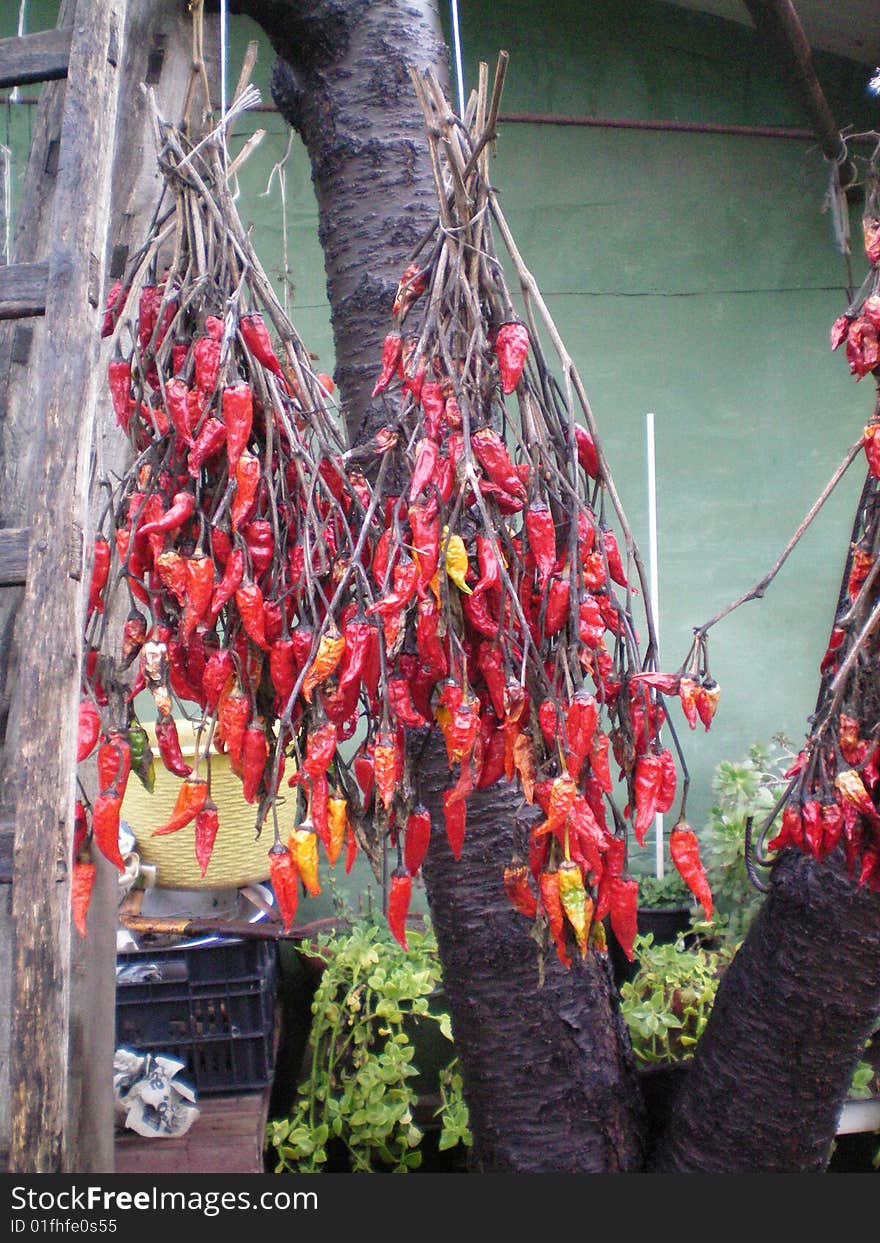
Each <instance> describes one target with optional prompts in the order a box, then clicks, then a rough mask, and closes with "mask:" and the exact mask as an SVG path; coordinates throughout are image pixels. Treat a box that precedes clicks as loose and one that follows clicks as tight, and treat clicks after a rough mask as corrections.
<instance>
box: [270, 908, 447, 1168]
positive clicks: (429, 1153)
mask: <svg viewBox="0 0 880 1243" xmlns="http://www.w3.org/2000/svg"><path fill="white" fill-rule="evenodd" d="M308 954H309V957H310V958H311V959H313V960H319V961H320V962H321V964H322V968H321V971H320V976H319V982H318V984H317V988H316V990H315V994H314V998H313V1001H312V1016H313V1017H312V1026H311V1031H310V1034H309V1041H308V1046H307V1048H306V1054H305V1058H304V1062H303V1070H302V1074H301V1076H300V1083H299V1086H298V1088H297V1091H296V1098H295V1100H294V1101H293V1102H292V1104H291V1107H290V1112H289V1114H288V1116H286V1117H281V1118H275V1119H273V1120H272V1121H271V1122H270V1123H269V1126H268V1131H267V1138H268V1142H269V1144H270V1145H271V1147H273V1148H274V1150H275V1165H274V1169H275V1171H276V1172H277V1173H282V1172H285V1171H289V1172H295V1173H320V1172H331V1171H336V1172H339V1171H350V1172H356V1173H368V1172H389V1173H406V1172H408V1171H411V1170H416V1169H419V1168H425V1167H426V1166H427V1165H428V1164H429V1163H433V1164H434V1165H439V1166H440V1167H441V1168H445V1169H452V1168H455V1167H456V1166H458V1167H461V1165H462V1157H461V1154H462V1153H463V1152H464V1151H466V1149H467V1148H468V1147H469V1146H470V1143H471V1135H470V1131H469V1129H468V1115H467V1107H466V1105H465V1103H464V1098H463V1095H462V1086H461V1077H460V1075H459V1073H458V1070H457V1066H456V1062H455V1057H454V1049H453V1045H452V1027H451V1023H450V1018H449V1014H448V1013H447V1011H446V1008H445V1005H444V999H443V995H442V991H441V987H440V986H441V971H440V960H439V955H438V953H437V943H436V939H435V937H434V934H433V931H432V929H431V927H430V924H429V923H428V922H427V921H425V922H424V926H423V929H422V930H421V931H419V930H417V929H410V928H409V927H408V928H407V948H406V949H404V948H403V947H402V946H400V945H398V944H397V942H396V941H394V940H393V938H391V936H390V935H389V934H388V932H387V929H385V928H384V927H382V926H380V925H379V924H377V923H376V922H374V921H372V920H369V919H360V920H355V921H354V922H353V923H352V924H351V925H350V927H349V928H347V929H345V928H342V929H338V930H335V931H333V932H331V933H329V934H327V935H324V936H321V937H319V938H318V940H317V941H316V942H315V943H314V944H313V945H311V946H310V947H309V948H308ZM453 1150H455V1152H454V1153H453Z"/></svg>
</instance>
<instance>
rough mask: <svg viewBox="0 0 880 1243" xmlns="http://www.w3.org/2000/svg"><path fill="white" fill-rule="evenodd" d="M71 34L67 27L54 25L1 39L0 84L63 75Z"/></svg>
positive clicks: (46, 80)
mask: <svg viewBox="0 0 880 1243" xmlns="http://www.w3.org/2000/svg"><path fill="white" fill-rule="evenodd" d="M70 36H71V31H70V30H66V29H64V30H59V29H57V28H56V29H54V30H37V31H34V33H33V34H29V35H20V36H18V37H13V38H11V39H0V87H3V86H26V85H27V84H28V83H31V82H55V81H57V80H58V78H66V77H67V66H68V63H69V61H70Z"/></svg>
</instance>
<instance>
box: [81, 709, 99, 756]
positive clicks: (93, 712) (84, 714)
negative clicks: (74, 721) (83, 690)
mask: <svg viewBox="0 0 880 1243" xmlns="http://www.w3.org/2000/svg"><path fill="white" fill-rule="evenodd" d="M100 733H101V717H100V715H99V713H98V709H97V708H96V707H95V705H94V704H93V703H92V701H91V700H90V699H82V700H80V705H79V723H78V726H77V738H76V762H77V764H80V763H82V761H83V760H85V759H88V757H89V756H90V755H91V754H92V752H93V751H94V749H95V747H96V746H97V743H98V737H99V736H100Z"/></svg>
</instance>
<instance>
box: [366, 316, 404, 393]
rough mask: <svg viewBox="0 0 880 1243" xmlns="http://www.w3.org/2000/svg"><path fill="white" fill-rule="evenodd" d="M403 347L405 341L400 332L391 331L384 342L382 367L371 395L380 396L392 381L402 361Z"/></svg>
mask: <svg viewBox="0 0 880 1243" xmlns="http://www.w3.org/2000/svg"><path fill="white" fill-rule="evenodd" d="M402 348H403V341H402V339H401V336H400V333H399V332H389V333H388V335H387V337H386V338H385V340H384V342H383V344H382V367H381V370H380V371H379V378H378V380H377V381H376V383H375V386H374V388H373V391H372V393H371V394H370V396H371V397H378V396H379V394H380V393H384V391H385V389H386V388H387V387H388V385H389V384H390V383H391V381H392V379H393V378H394V373H395V371H396V370H397V365H398V363H399V362H400V356H401V352H402Z"/></svg>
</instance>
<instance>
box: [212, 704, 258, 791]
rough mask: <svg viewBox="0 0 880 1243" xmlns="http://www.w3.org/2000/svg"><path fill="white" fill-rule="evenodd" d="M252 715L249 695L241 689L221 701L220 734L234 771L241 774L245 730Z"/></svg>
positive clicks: (218, 722)
mask: <svg viewBox="0 0 880 1243" xmlns="http://www.w3.org/2000/svg"><path fill="white" fill-rule="evenodd" d="M250 717H251V706H250V702H249V700H248V697H247V695H245V694H243V693H242V691H241V690H240V689H238V690H236V689H233V690H232V691H230V692H229V694H227V695H226V697H225V698H224V699H223V700H222V701H221V703H220V707H219V711H218V715H217V724H218V726H219V729H220V734H221V736H222V738H223V741H224V742H225V744H226V750H227V752H228V753H229V761H230V764H231V766H232V771H233V772H235V773H238V775H239V776H240V775H241V764H242V748H243V746H244V731H245V729H246V728H247V724H248V721H249V720H250Z"/></svg>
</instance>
